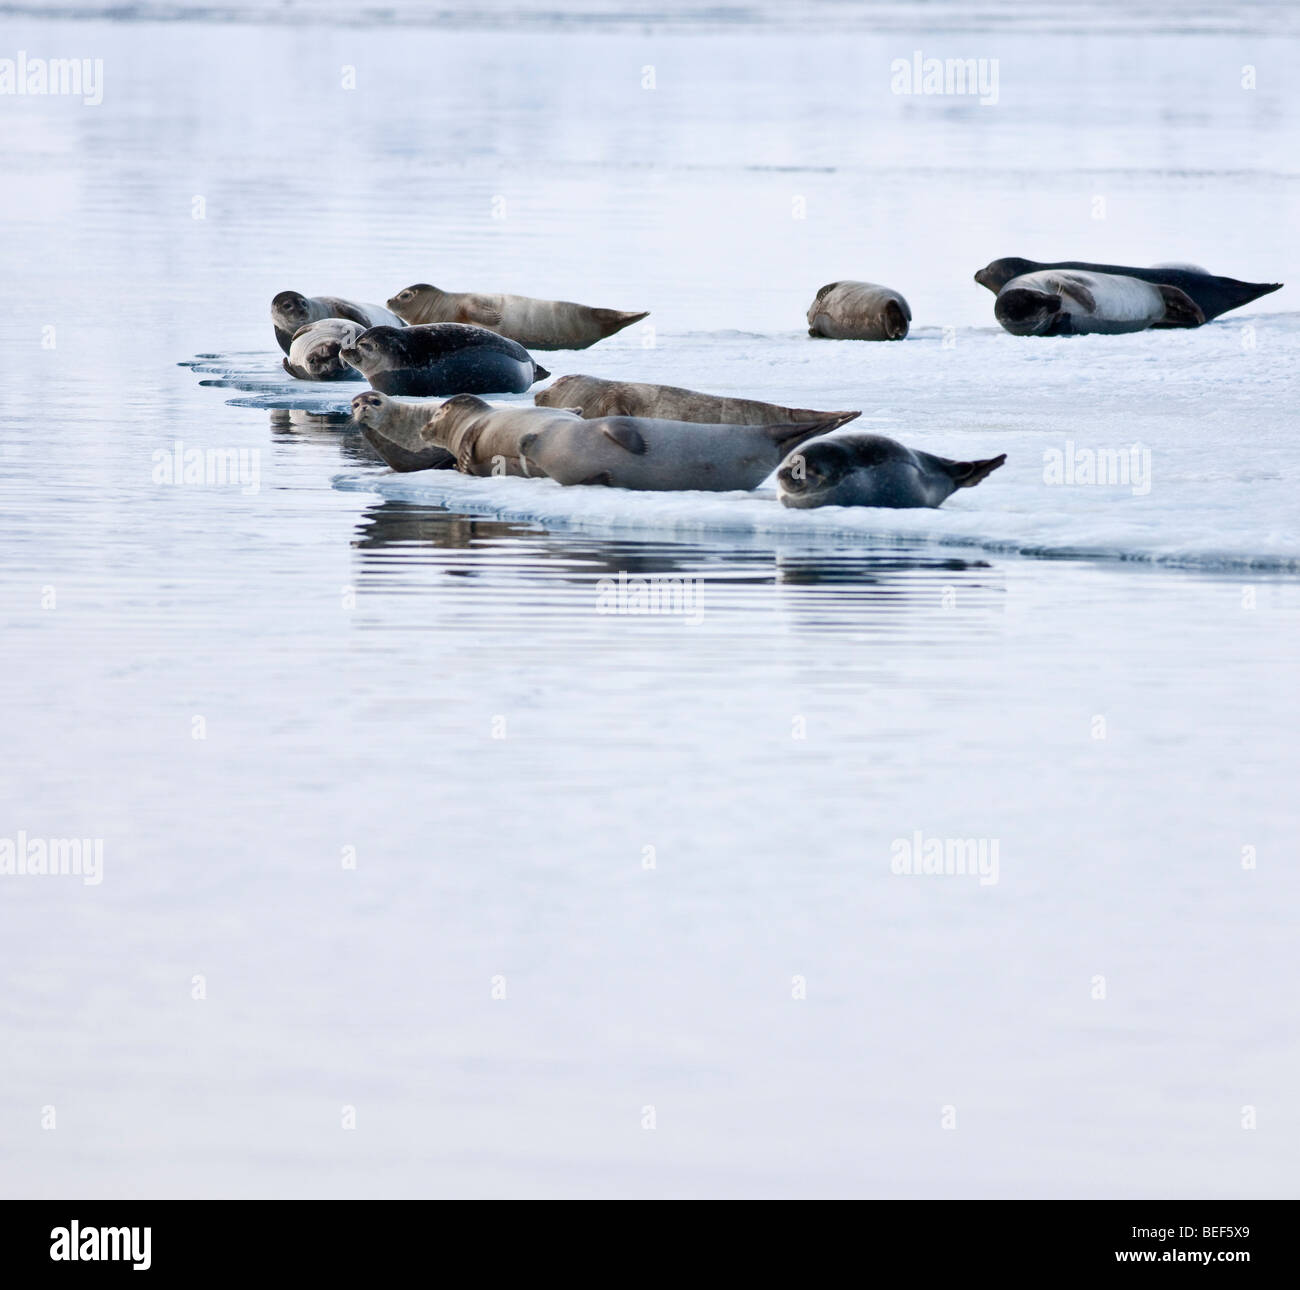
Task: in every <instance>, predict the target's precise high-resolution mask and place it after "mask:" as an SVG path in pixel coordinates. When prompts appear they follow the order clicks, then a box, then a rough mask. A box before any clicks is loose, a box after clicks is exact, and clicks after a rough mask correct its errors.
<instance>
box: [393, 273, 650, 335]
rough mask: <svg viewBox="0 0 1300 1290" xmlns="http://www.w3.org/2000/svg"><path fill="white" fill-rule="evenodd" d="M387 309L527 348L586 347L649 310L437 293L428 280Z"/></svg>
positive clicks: (399, 296) (413, 319) (417, 320)
mask: <svg viewBox="0 0 1300 1290" xmlns="http://www.w3.org/2000/svg"><path fill="white" fill-rule="evenodd" d="M388 307H389V308H390V309H391V310H393V312H394V313H396V314H399V315H400V316H401V317H402V318H404V319H405V320H406V321H407V322H408V323H440V322H455V323H469V324H470V325H472V326H474V327H486V328H487V329H488V331H494V332H497V333H498V334H500V335H502V336H509V337H510V339H511V340H517V341H518V342H519V343H520V344H521V345H523V346H525V347H526V348H528V349H586V348H587V346H589V345H594V344H595V343H596V342H597V341H598V340H604V339H605V337H606V336H612V335H613V334H614V333H615V332H617V331H622V330H623V328H624V327H630V326H631V325H632V324H633V323H634V322H640V321H641V319H642V318H645V317H648V311H647V312H645V313H626V312H624V311H623V310H621V309H594V308H592V307H591V306H590V305H578V304H574V303H573V301H571V300H534V299H533V298H532V297H531V296H507V295H489V294H485V293H482V292H476V291H441V290H439V289H438V288H437V287H431V286H430V285H429V284H428V283H427V282H420V283H417V284H416V285H415V286H413V287H407V288H405V290H402V291H399V292H398V293H397V294H396V295H395V296H394V297H393V298H392V299H391V300H390V301H389V302H388Z"/></svg>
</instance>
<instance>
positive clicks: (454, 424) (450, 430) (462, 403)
mask: <svg viewBox="0 0 1300 1290" xmlns="http://www.w3.org/2000/svg"><path fill="white" fill-rule="evenodd" d="M491 410H492V405H491V404H490V403H487V402H485V401H484V400H483V399H480V398H479V397H478V395H477V394H453V395H452V396H451V398H449V399H448V400H447V401H446V403H444V404H442V405H441V407H439V408H438V409H437V411H435V412H434V414H433V415H432V416H431V417H430V418H429V419H428V420H427V421H426V422H425V423H424V428H423V429H422V430H421V431H420V434H421V436H422V437H423V439H424V441H425V442H426V443H433V444H437V445H438V446H439V447H441V448H449V447H450V446H451V440H452V436H453V435H454V434H455V433H456V432H457V431H458V430H460V429H461V428H462V427H463V426H466V425H468V424H469V423H470V421H472V420H473V419H474V418H475V417H477V416H478V415H479V413H481V412H491Z"/></svg>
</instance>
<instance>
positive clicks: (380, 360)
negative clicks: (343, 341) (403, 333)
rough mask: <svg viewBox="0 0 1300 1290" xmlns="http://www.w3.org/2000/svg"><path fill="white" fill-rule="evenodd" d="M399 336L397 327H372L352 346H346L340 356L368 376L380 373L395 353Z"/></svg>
mask: <svg viewBox="0 0 1300 1290" xmlns="http://www.w3.org/2000/svg"><path fill="white" fill-rule="evenodd" d="M398 335H399V329H398V328H397V327H371V328H370V329H369V330H367V331H363V332H362V333H361V335H360V336H358V337H357V338H356V340H354V341H353V342H352V344H351V345H345V346H344V347H343V348H342V349H341V350H340V351H339V356H340V357H341V358H342V359H343V361H344V362H345V363H348V364H350V365H351V366H352V367H355V368H356V369H357V371H358V372H364V373H365V374H366V375H367V376H368V375H370V373H371V372H376V371H380V370H381V369H382V368H383V367H384V365H385V360H386V359H387V358H388V357H389V356H390V355H391V354H392V353H393V343H394V340H395V339H396V338H397V337H398Z"/></svg>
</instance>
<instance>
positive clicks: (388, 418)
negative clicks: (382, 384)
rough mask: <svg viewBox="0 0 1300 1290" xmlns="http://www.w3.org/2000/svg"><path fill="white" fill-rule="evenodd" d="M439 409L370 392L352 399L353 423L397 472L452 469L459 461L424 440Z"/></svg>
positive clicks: (443, 449)
mask: <svg viewBox="0 0 1300 1290" xmlns="http://www.w3.org/2000/svg"><path fill="white" fill-rule="evenodd" d="M436 410H437V409H436V408H435V407H434V405H433V404H430V403H399V402H398V401H397V400H396V399H390V398H389V397H388V396H387V395H386V394H376V393H375V391H374V390H367V391H366V392H365V393H364V394H358V395H357V397H356V398H355V399H353V400H352V420H353V423H354V424H356V425H358V426H360V427H361V433H362V434H363V435H364V436H365V439H366V442H367V443H368V444H369V445H370V446H371V447H372V448H373V449H374V450H375V451H376V452H377V453H378V454H379V455H380V456H381V457H382V458H383V459H384V460H385V461H386V462H387V463H388V464H389V465H390V466H391V467H392V468H393V469H394V470H401V471H411V470H450V469H451V468H452V467H453V466H455V464H456V459H455V458H454V457H453V456H452V455H451V453H449V452H448V451H447V450H446V449H445V448H439V447H438V446H437V445H436V444H431V443H429V441H428V440H427V439H425V437H424V435H423V434H422V431H423V430H424V425H425V422H426V421H428V419H429V415H430V413H432V412H435V411H436Z"/></svg>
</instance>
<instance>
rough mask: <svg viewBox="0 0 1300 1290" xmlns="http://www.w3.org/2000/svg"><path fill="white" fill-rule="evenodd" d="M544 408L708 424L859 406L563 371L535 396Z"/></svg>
mask: <svg viewBox="0 0 1300 1290" xmlns="http://www.w3.org/2000/svg"><path fill="white" fill-rule="evenodd" d="M533 402H534V403H536V404H537V406H538V407H539V408H577V409H578V411H579V412H581V413H582V415H583V416H584V417H660V418H662V419H663V420H665V421H694V422H697V423H699V424H706V425H741V426H773V425H785V424H788V423H789V422H791V421H819V420H822V419H824V418H826V417H844V418H845V420H847V421H851V420H852V419H853V418H854V417H856V416H859V415H860V414H859V413H857V412H815V411H813V410H812V409H811V408H785V407H782V406H781V405H780V404H777V403H760V402H759V401H758V400H757V399H736V398H730V397H728V396H726V395H721V394H701V393H700V392H699V391H698V390H684V389H681V388H680V387H679V386H676V385H642V384H638V383H637V382H634V381H606V380H603V379H602V378H601V377H599V376H562V377H560V379H559V380H558V381H556V382H555V383H554V384H553V385H548V386H547V387H546V389H544V390H539V391H538V392H537V393H536V394H535V395H534V396H533Z"/></svg>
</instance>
